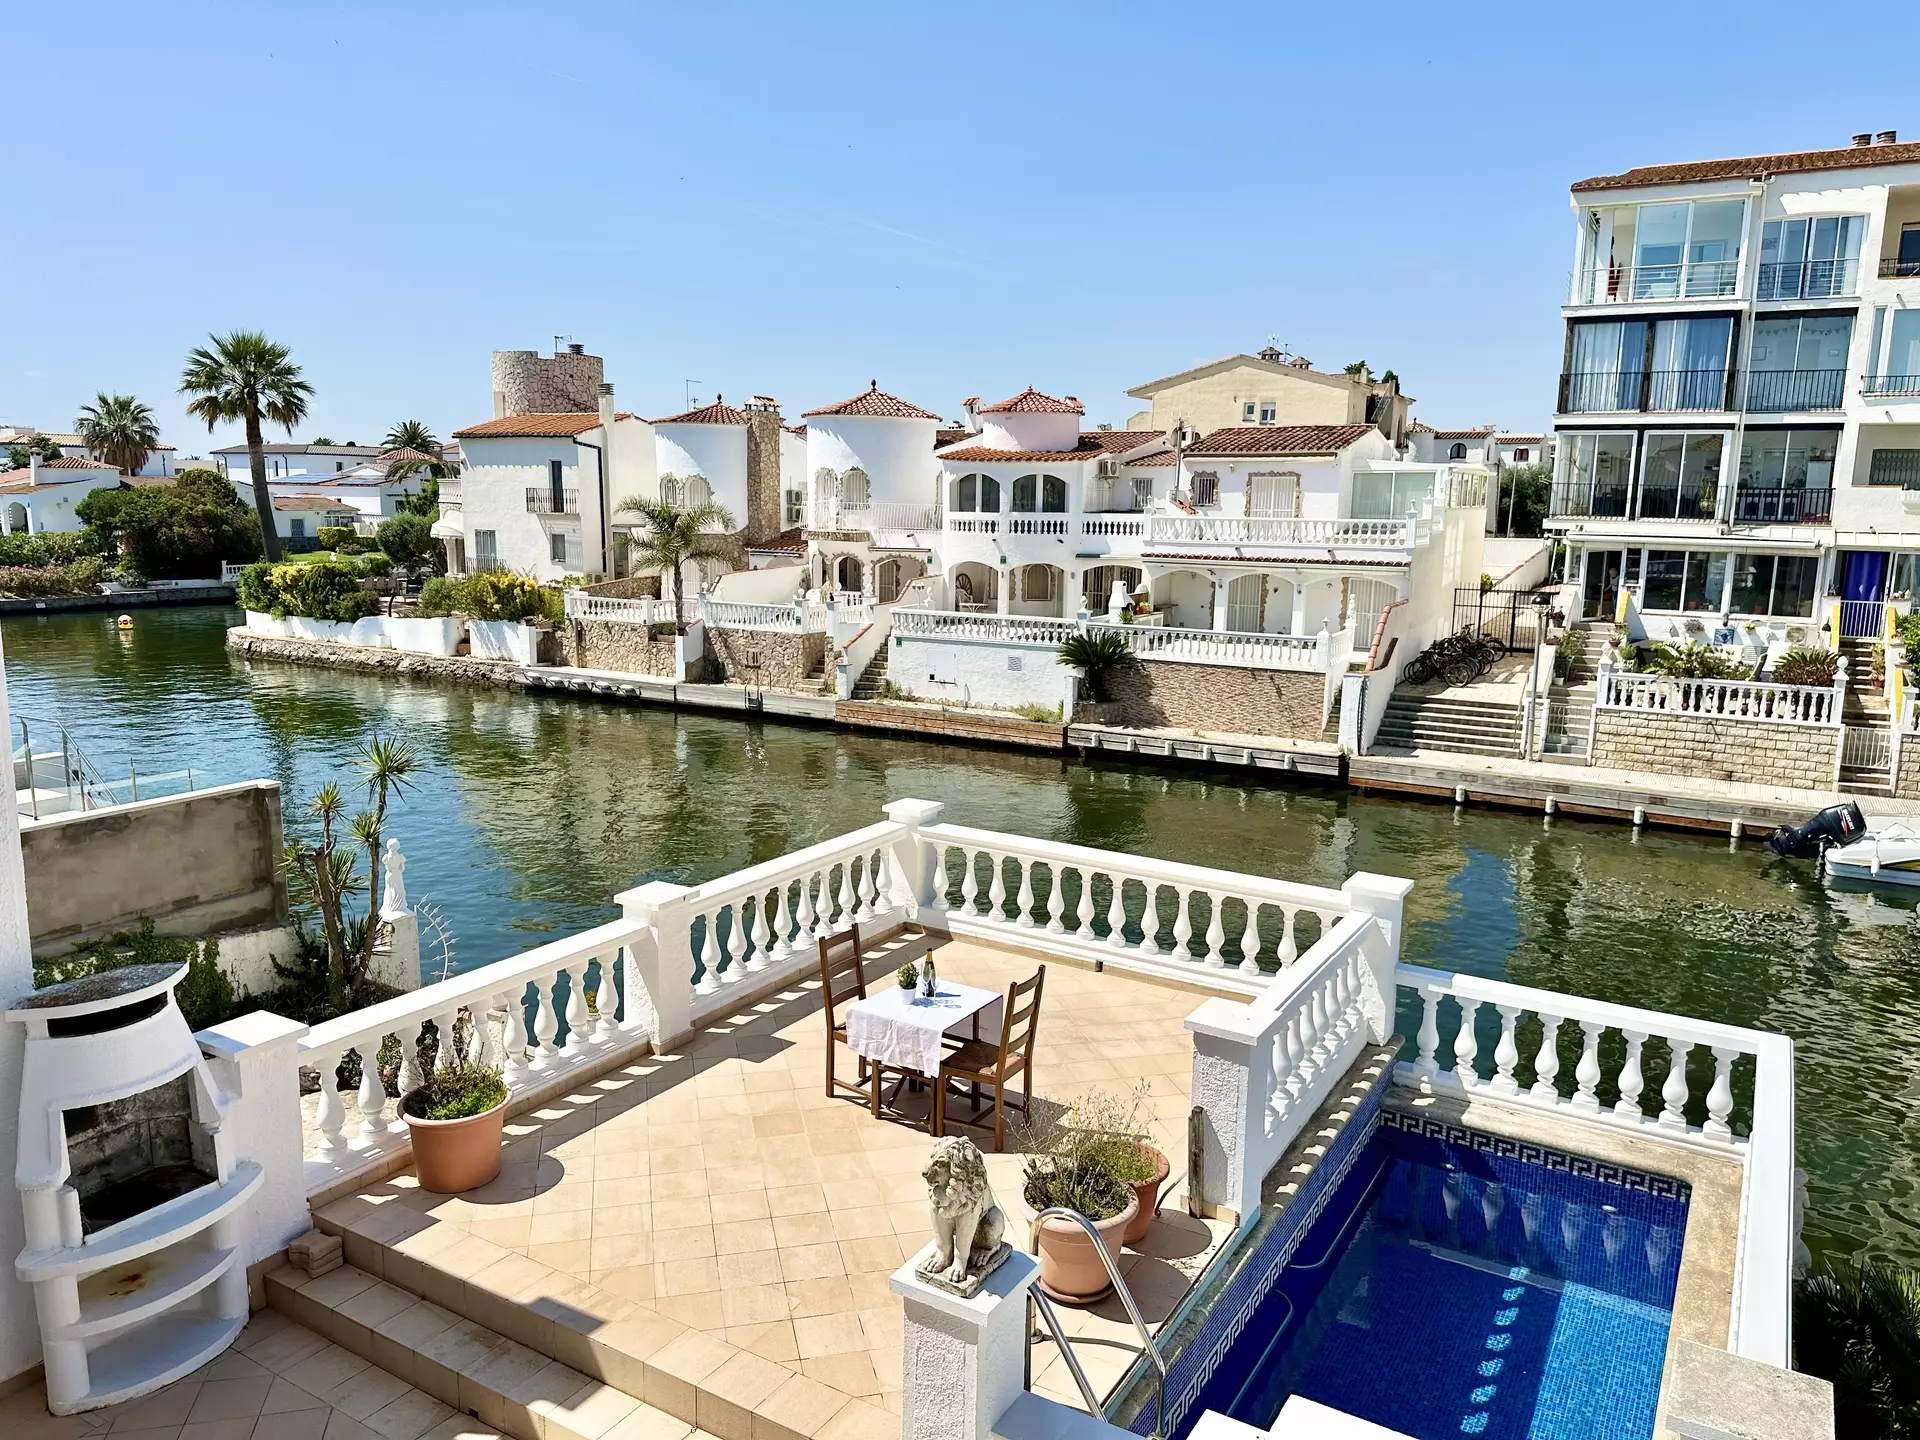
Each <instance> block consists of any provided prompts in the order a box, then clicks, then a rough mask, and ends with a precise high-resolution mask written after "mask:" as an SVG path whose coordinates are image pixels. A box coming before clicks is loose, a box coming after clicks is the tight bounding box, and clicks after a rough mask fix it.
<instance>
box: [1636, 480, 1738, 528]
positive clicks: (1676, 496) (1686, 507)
mask: <svg viewBox="0 0 1920 1440" xmlns="http://www.w3.org/2000/svg"><path fill="white" fill-rule="evenodd" d="M1718 498H1719V495H1718V492H1717V491H1715V490H1713V489H1711V488H1708V487H1704V486H1699V485H1647V486H1642V487H1641V490H1640V496H1639V499H1638V500H1637V501H1636V502H1635V506H1634V508H1635V510H1636V512H1637V515H1636V518H1637V519H1641V520H1711V519H1713V516H1714V505H1715V502H1716V501H1717V500H1718Z"/></svg>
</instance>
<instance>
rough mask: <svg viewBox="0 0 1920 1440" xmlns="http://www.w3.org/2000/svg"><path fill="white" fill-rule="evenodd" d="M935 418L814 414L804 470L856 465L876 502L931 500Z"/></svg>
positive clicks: (926, 502)
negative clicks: (918, 418)
mask: <svg viewBox="0 0 1920 1440" xmlns="http://www.w3.org/2000/svg"><path fill="white" fill-rule="evenodd" d="M1069 418H1070V417H1069ZM939 423H940V422H939V421H937V420H898V419H890V418H886V417H883V416H876V415H816V416H814V417H813V418H811V419H810V420H808V421H807V458H806V467H807V468H806V473H807V475H808V476H809V477H811V476H812V475H814V474H816V473H817V472H818V471H819V470H821V469H822V468H825V469H828V470H831V471H833V472H834V474H836V475H838V474H841V473H843V472H844V471H847V470H851V469H853V468H855V467H856V466H857V467H858V468H859V469H862V470H864V471H866V472H867V482H868V486H869V490H870V493H871V495H872V498H873V503H874V504H875V505H931V504H932V503H933V499H934V484H933V477H934V476H935V475H936V474H937V473H938V472H939V469H940V466H939V464H938V462H936V461H935V460H934V458H933V435H934V431H935V430H936V429H938V428H939ZM963 473H964V472H963ZM1022 473H1025V472H1024V471H1023V472H1022Z"/></svg>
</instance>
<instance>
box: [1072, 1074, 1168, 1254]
mask: <svg viewBox="0 0 1920 1440" xmlns="http://www.w3.org/2000/svg"><path fill="white" fill-rule="evenodd" d="M1152 1094H1153V1085H1152V1082H1151V1081H1149V1080H1147V1079H1146V1078H1145V1077H1144V1076H1143V1077H1142V1078H1141V1080H1140V1083H1139V1084H1138V1085H1136V1086H1135V1087H1134V1088H1133V1092H1132V1093H1131V1094H1130V1095H1129V1096H1128V1097H1127V1099H1126V1100H1125V1101H1124V1102H1122V1101H1119V1100H1117V1099H1115V1098H1114V1097H1113V1096H1111V1095H1108V1094H1106V1093H1105V1092H1104V1091H1095V1092H1094V1093H1093V1094H1091V1095H1089V1096H1088V1097H1087V1098H1086V1099H1085V1100H1084V1101H1082V1102H1081V1105H1080V1109H1079V1112H1078V1122H1077V1123H1078V1124H1079V1125H1080V1127H1081V1128H1082V1129H1083V1130H1087V1131H1089V1132H1091V1133H1092V1134H1093V1135H1095V1136H1096V1137H1097V1138H1096V1139H1095V1140H1094V1142H1093V1144H1094V1148H1095V1150H1096V1151H1098V1152H1099V1153H1100V1155H1101V1157H1102V1159H1103V1160H1104V1161H1105V1162H1106V1164H1107V1166H1108V1168H1109V1169H1111V1170H1112V1171H1113V1173H1114V1174H1115V1175H1118V1176H1119V1177H1120V1179H1121V1181H1122V1182H1123V1183H1124V1184H1126V1185H1127V1186H1129V1187H1130V1188H1131V1189H1132V1190H1133V1198H1134V1202H1135V1206H1136V1208H1135V1211H1134V1217H1133V1223H1132V1224H1131V1225H1129V1226H1127V1232H1126V1234H1124V1235H1122V1236H1121V1237H1120V1241H1121V1243H1122V1244H1123V1245H1138V1244H1139V1243H1140V1242H1141V1241H1142V1240H1144V1239H1146V1236H1147V1227H1148V1226H1149V1225H1151V1224H1153V1216H1154V1212H1155V1211H1156V1210H1157V1209H1159V1207H1160V1187H1161V1186H1162V1185H1164V1184H1166V1183H1167V1175H1168V1173H1169V1172H1170V1171H1171V1169H1172V1166H1171V1165H1169V1164H1168V1162H1167V1157H1166V1156H1165V1155H1162V1154H1161V1153H1160V1151H1159V1150H1158V1149H1157V1148H1155V1147H1154V1146H1152V1145H1150V1144H1148V1143H1147V1136H1146V1132H1145V1131H1144V1130H1142V1129H1141V1128H1140V1110H1141V1107H1142V1106H1144V1105H1145V1104H1146V1103H1147V1101H1148V1099H1149V1098H1151V1096H1152ZM1082 1233H1083V1234H1084V1233H1085V1232H1082Z"/></svg>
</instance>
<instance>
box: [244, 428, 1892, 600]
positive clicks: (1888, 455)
mask: <svg viewBox="0 0 1920 1440" xmlns="http://www.w3.org/2000/svg"><path fill="white" fill-rule="evenodd" d="M1867 483H1868V484H1869V485H1898V486H1899V487H1900V488H1901V489H1903V490H1920V450H1876V451H1874V452H1873V459H1872V460H1871V461H1869V462H1868V468H1867ZM225 573H226V571H225V569H224V567H223V568H222V570H221V574H222V576H224V575H225Z"/></svg>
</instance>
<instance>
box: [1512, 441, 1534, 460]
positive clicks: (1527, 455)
mask: <svg viewBox="0 0 1920 1440" xmlns="http://www.w3.org/2000/svg"><path fill="white" fill-rule="evenodd" d="M1532 456H1533V452H1532V451H1531V450H1529V449H1528V448H1527V447H1526V446H1524V445H1522V446H1521V447H1520V448H1519V449H1518V450H1516V451H1514V452H1513V463H1514V464H1516V465H1524V464H1526V463H1527V461H1528V460H1529V459H1531V458H1532Z"/></svg>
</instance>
